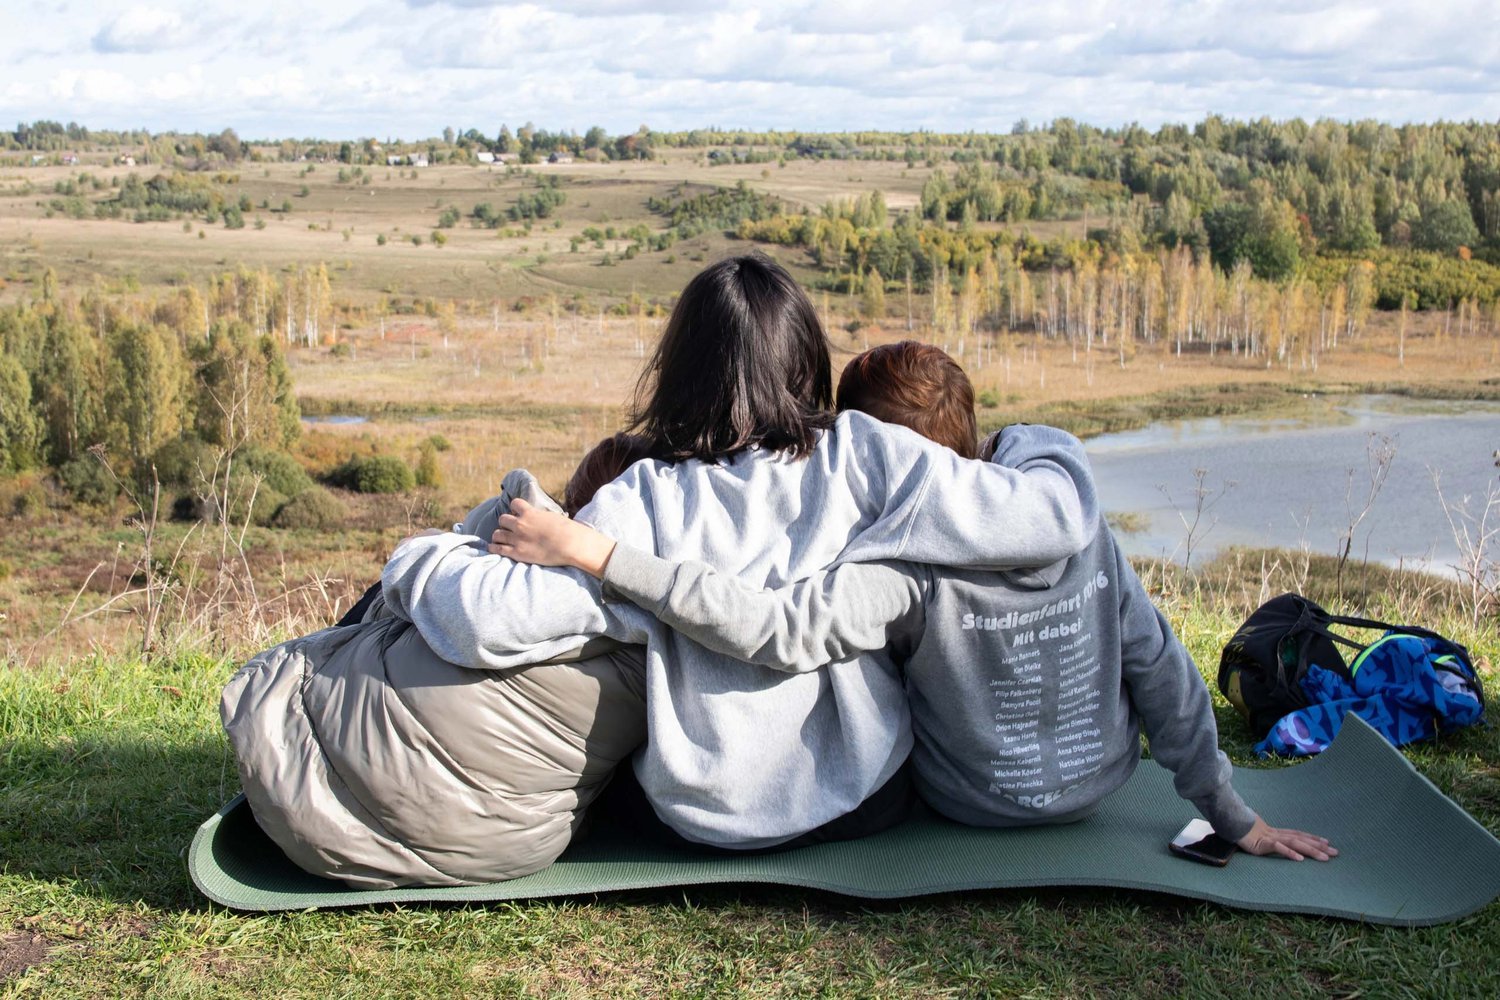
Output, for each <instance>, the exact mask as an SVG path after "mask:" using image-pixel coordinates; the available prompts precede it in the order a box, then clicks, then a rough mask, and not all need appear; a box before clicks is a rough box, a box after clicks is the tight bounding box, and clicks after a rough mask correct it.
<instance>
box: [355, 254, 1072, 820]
mask: <svg viewBox="0 0 1500 1000" xmlns="http://www.w3.org/2000/svg"><path fill="white" fill-rule="evenodd" d="M828 354H829V352H828V344H827V338H826V336H825V335H824V332H823V329H822V326H821V324H820V323H819V322H818V318H817V314H816V311H815V310H814V309H813V308H812V304H811V303H810V302H809V301H808V300H807V296H806V295H805V294H804V293H803V292H802V290H801V289H800V288H799V287H798V286H797V284H796V282H795V281H794V280H793V279H792V278H791V276H790V275H789V274H787V273H786V271H785V270H784V269H783V268H781V267H780V266H779V265H777V264H775V263H774V262H772V261H771V260H769V259H768V258H766V257H764V256H763V255H760V254H749V255H744V256H738V257H730V258H727V259H725V260H721V261H718V262H717V263H715V264H713V265H711V266H709V267H708V268H706V269H704V271H703V272H701V273H700V274H698V275H697V276H696V277H695V278H693V280H692V281H691V282H689V284H688V285H687V287H686V288H685V289H684V290H683V293H682V296H681V297H680V299H679V300H678V302H677V304H676V306H675V307H674V309H673V311H672V315H671V318H670V319H669V320H668V322H667V327H666V331H665V333H664V334H663V336H662V339H661V343H660V344H659V346H658V347H657V350H656V352H655V354H654V355H653V357H652V359H651V361H650V363H649V364H648V366H647V368H646V370H645V372H644V374H643V376H642V380H641V383H640V386H639V391H638V394H637V405H636V407H635V409H634V413H633V421H632V429H634V430H636V431H638V432H639V433H641V434H642V435H644V436H645V437H646V438H647V439H648V440H649V442H650V451H651V455H652V460H650V461H644V462H638V463H636V464H635V465H633V466H631V467H630V469H629V470H628V471H627V472H626V473H625V475H623V476H621V477H620V478H619V479H616V480H615V481H614V482H612V483H609V484H608V485H606V486H605V487H603V488H602V489H601V490H600V491H599V492H598V494H597V495H596V496H595V497H594V500H593V502H592V503H590V504H589V505H588V506H586V507H585V508H584V509H583V510H581V511H580V512H579V515H578V519H579V520H580V521H581V522H584V523H588V524H591V525H593V526H595V527H597V528H599V529H600V530H601V531H604V532H606V533H607V534H610V535H612V536H614V537H617V538H625V539H629V540H630V541H631V543H632V545H633V546H636V547H638V549H639V551H641V552H643V553H647V554H650V555H652V556H658V557H662V558H666V559H669V560H674V561H677V560H685V559H687V560H703V561H705V562H707V563H710V564H712V565H714V566H716V567H717V568H718V569H719V570H721V571H723V572H725V573H728V574H731V575H733V576H735V577H737V578H740V579H742V580H744V581H747V582H749V583H753V584H754V585H755V586H757V587H764V586H771V587H777V586H783V585H785V584H788V583H791V582H792V581H794V580H797V579H800V578H803V577H806V576H808V575H809V574H811V573H815V572H817V571H819V570H822V569H825V568H827V567H829V566H831V565H833V564H835V563H838V562H844V561H850V560H874V559H894V558H903V559H909V560H915V561H919V562H930V563H936V564H943V565H957V566H972V567H984V568H998V567H1008V566H1023V565H1044V564H1047V563H1051V562H1054V561H1056V560H1058V559H1061V558H1064V557H1066V556H1069V555H1071V554H1073V553H1075V552H1077V551H1079V550H1080V549H1082V548H1083V547H1084V545H1085V544H1087V542H1088V541H1089V539H1090V537H1091V536H1092V533H1093V531H1094V528H1095V526H1096V523H1097V517H1096V513H1097V512H1096V509H1095V501H1094V495H1093V485H1092V481H1091V479H1090V477H1089V472H1088V466H1087V462H1086V460H1085V458H1084V456H1083V450H1082V446H1081V445H1080V444H1079V443H1078V441H1077V440H1076V439H1075V438H1073V437H1072V436H1071V435H1068V434H1066V433H1064V432H1062V431H1058V430H1055V429H1052V428H1040V427H1026V428H1018V429H1015V430H1014V432H1007V434H1006V435H1005V436H1004V437H1003V439H1002V441H1001V442H1000V447H999V448H998V450H997V461H995V462H979V461H972V460H967V459H962V458H960V457H959V456H958V455H956V454H954V453H953V452H952V451H950V450H948V449H946V448H942V447H940V446H938V445H936V444H934V443H933V442H931V441H928V440H926V439H925V438H922V437H921V436H920V435H918V434H915V433H913V432H912V431H910V430H907V429H906V428H901V427H893V426H891V425H888V424H884V423H881V422H880V421H878V420H875V419H873V418H871V417H869V416H867V415H865V414H863V413H858V412H849V413H845V414H842V415H839V416H838V417H837V419H835V417H834V415H833V414H832V413H830V412H829V406H830V403H831V397H832V376H831V363H830V360H829V356H828ZM520 506H521V507H522V508H524V503H523V504H522V505H520ZM972 524H987V525H1004V526H1005V528H1004V529H1003V530H993V531H987V532H983V533H975V532H972V531H970V530H968V529H967V526H968V525H972ZM489 544H490V539H489V538H486V537H474V536H466V535H461V534H453V533H448V534H442V535H431V536H425V537H417V538H413V539H410V540H408V541H406V542H405V543H403V544H402V545H401V546H400V547H398V548H397V549H396V551H395V553H394V554H393V555H392V557H391V560H390V561H389V562H388V563H387V565H386V568H385V571H384V574H383V577H382V578H383V581H384V594H385V599H386V602H387V605H388V607H389V608H390V609H391V610H392V612H393V613H394V614H397V615H399V616H401V617H403V618H406V619H408V620H410V621H412V622H413V623H415V625H416V627H417V629H418V630H419V631H420V633H421V635H422V637H423V638H424V639H425V640H426V641H427V642H428V643H430V644H431V646H432V648H433V649H434V651H436V652H437V653H438V655H440V656H442V657H443V658H444V659H446V660H448V661H450V662H452V663H456V664H460V665H463V666H468V667H474V668H481V669H490V670H503V669H507V668H511V667H516V666H522V665H524V664H526V663H530V662H533V661H535V660H536V659H537V658H539V657H548V656H551V655H553V654H554V653H557V652H560V651H563V650H566V649H569V648H572V647H574V646H576V645H577V643H578V642H579V641H580V640H581V639H585V638H589V637H595V636H609V637H613V638H617V639H622V640H633V639H634V638H635V637H636V636H640V635H644V636H645V643H646V691H647V704H646V711H647V726H648V731H649V739H648V741H647V743H646V745H645V747H643V748H642V750H641V751H640V752H638V753H637V754H636V756H635V758H634V774H635V777H636V778H637V779H638V780H639V783H640V786H641V788H642V790H643V792H644V794H645V797H646V799H647V800H648V801H649V803H650V806H651V808H652V810H653V811H654V813H655V815H657V816H658V817H659V818H660V819H661V820H662V821H663V822H664V823H665V824H666V825H667V826H668V827H669V828H670V829H671V830H673V831H675V833H676V834H677V835H679V836H681V837H683V838H685V839H686V840H689V841H692V842H695V843H699V844H707V845H712V846H716V847H724V848H733V849H755V848H765V847H772V846H779V845H785V844H788V843H796V842H799V838H805V837H812V838H818V837H845V836H851V835H857V834H860V833H865V832H869V831H871V830H873V829H878V828H879V827H881V826H883V825H888V824H889V823H892V822H895V821H897V820H899V818H900V817H901V815H902V807H903V803H904V797H903V795H902V794H901V787H902V782H903V777H902V775H901V774H900V773H899V772H900V769H901V767H902V764H903V763H904V761H905V760H906V757H907V754H908V752H909V750H910V748H911V719H910V715H909V712H908V709H907V703H906V698H905V694H904V692H903V691H902V685H901V679H900V676H899V672H898V670H897V667H896V653H895V652H894V651H889V650H884V649H879V648H869V649H867V650H866V651H863V652H860V653H857V654H854V655H850V656H847V657H841V658H838V659H837V661H836V662H832V663H830V664H829V666H828V667H827V668H826V669H824V670H819V671H813V672H808V673H803V674H795V675H777V674H772V673H770V672H768V671H764V670H761V669H759V668H757V667H754V666H752V665H749V664H745V663H742V662H740V661H739V660H736V659H734V658H733V657H729V656H725V655H722V654H718V653H714V652H711V651H709V650H706V649H704V648H703V647H702V646H700V645H698V644H696V643H694V642H692V641H691V640H689V639H687V638H686V637H684V636H682V635H680V634H679V633H677V632H674V631H673V630H672V629H670V628H668V627H667V626H665V625H663V624H662V623H661V622H659V621H658V620H657V619H656V618H654V617H653V616H651V615H649V614H646V613H645V612H643V611H641V610H640V609H639V608H638V607H636V606H635V605H633V604H630V603H628V602H624V601H619V600H616V599H615V598H614V591H613V589H612V586H613V585H614V584H616V583H619V584H627V583H628V582H629V577H630V575H631V573H632V572H633V564H632V560H631V559H630V558H629V557H628V556H626V557H624V558H621V557H620V555H618V554H617V556H616V557H615V558H614V559H612V560H611V561H610V566H609V571H608V573H607V574H606V575H605V579H604V581H603V583H602V584H601V581H600V580H598V579H596V578H594V577H593V576H590V575H588V574H585V573H581V572H579V571H577V570H570V569H558V568H550V567H542V566H530V565H526V564H522V563H517V562H514V561H513V560H511V559H508V558H505V557H503V556H500V555H496V554H494V553H492V552H490V551H489V550H488V546H489ZM621 551H622V553H623V552H624V550H623V549H622V550H621ZM850 817H853V819H852V820H851V819H850Z"/></svg>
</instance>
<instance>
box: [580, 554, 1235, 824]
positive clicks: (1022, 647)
mask: <svg viewBox="0 0 1500 1000" xmlns="http://www.w3.org/2000/svg"><path fill="white" fill-rule="evenodd" d="M605 580H606V582H607V583H608V584H609V585H610V586H612V587H613V588H615V589H616V590H618V591H619V592H620V593H622V594H624V595H625V596H627V597H629V598H630V599H631V600H633V601H636V602H638V603H639V604H640V605H641V606H642V607H643V608H645V609H646V610H648V611H650V612H652V613H653V614H654V615H656V616H657V617H658V618H660V619H661V620H662V621H663V622H666V623H667V624H669V625H671V626H673V627H674V628H677V629H679V630H680V631H681V632H683V634H685V635H688V636H690V637H692V638H693V639H694V640H696V641H698V642H701V643H703V644H704V645H706V646H708V647H710V648H712V649H715V650H718V651H720V652H723V653H726V654H728V655H732V656H737V657H741V658H744V659H746V660H748V661H753V662H757V663H759V664H761V665H763V666H769V667H774V668H775V669H778V670H787V671H793V672H796V671H802V670H809V669H815V668H817V667H818V666H819V665H820V664H821V663H822V662H825V661H827V660H838V659H840V658H842V657H846V656H849V655H851V654H853V653H857V652H858V651H860V650H862V649H867V648H872V647H874V646H881V645H885V644H886V643H890V644H892V648H895V649H905V650H909V651H910V652H909V658H908V659H907V660H906V689H907V692H908V694H909V697H910V705H911V715H912V727H913V730H914V735H915V746H914V748H913V750H912V762H913V770H914V773H915V777H916V783H917V788H918V790H919V791H920V792H921V794H922V797H923V798H924V799H925V800H926V801H927V802H928V803H929V804H930V805H931V806H933V808H935V809H937V810H938V811H939V812H941V813H943V814H944V815H946V816H948V817H950V818H952V819H955V820H958V821H960V822H963V823H969V824H974V825H983V826H1013V825H1021V824H1030V823H1044V822H1066V821H1068V820H1071V819H1076V818H1079V817H1080V816H1083V815H1085V814H1087V813H1088V812H1090V811H1092V810H1093V809H1094V807H1095V806H1097V804H1098V802H1099V800H1100V799H1102V798H1103V797H1104V796H1106V795H1108V794H1109V793H1110V792H1112V791H1114V790H1115V789H1117V788H1119V787H1120V786H1121V785H1123V784H1124V783H1125V781H1126V779H1128V778H1129V777H1130V775H1131V773H1132V772H1133V771H1134V770H1135V767H1136V764H1137V763H1138V762H1139V760H1140V756H1141V746H1140V724H1139V723H1140V721H1144V723H1145V728H1146V731H1147V733H1148V735H1149V736H1150V739H1151V752H1152V755H1153V757H1155V758H1156V759H1157V760H1158V761H1160V762H1161V763H1162V764H1163V765H1165V766H1166V767H1167V768H1168V769H1170V770H1171V771H1172V772H1173V773H1174V775H1175V786H1176V788H1177V791H1178V794H1180V795H1181V796H1182V797H1183V798H1185V799H1188V800H1189V801H1191V802H1192V803H1193V804H1194V805H1195V806H1196V807H1197V808H1198V810H1199V811H1200V812H1201V813H1202V814H1203V816H1204V817H1205V818H1207V819H1208V820H1209V822H1211V823H1212V824H1213V826H1214V829H1215V830H1216V831H1218V832H1219V834H1220V835H1221V836H1224V837H1226V838H1228V839H1230V840H1238V839H1239V838H1240V837H1242V836H1244V835H1245V834H1246V833H1248V832H1249V830H1250V827H1251V825H1252V824H1253V823H1254V821H1255V813H1254V812H1253V811H1252V810H1251V809H1250V808H1249V807H1248V806H1246V805H1245V803H1244V801H1243V800H1241V799H1240V797H1239V795H1238V794H1237V793H1236V792H1235V791H1234V789H1233V787H1231V785H1230V775H1231V769H1230V765H1229V760H1228V758H1226V757H1225V756H1224V754H1223V753H1222V752H1221V751H1220V750H1219V747H1218V731H1217V728H1216V726H1215V723H1214V715H1213V705H1212V700H1211V698H1210V695H1209V693H1208V687H1207V685H1206V684H1205V683H1204V682H1203V678H1202V676H1201V675H1200V674H1199V672H1198V668H1197V667H1196V666H1195V665H1194V663H1193V661H1192V658H1191V657H1190V656H1189V654H1188V652H1187V650H1186V649H1185V648H1184V647H1183V645H1182V643H1181V642H1179V641H1178V640H1177V638H1176V637H1175V636H1174V635H1173V633H1172V630H1171V627H1170V626H1169V625H1168V624H1167V622H1166V620H1165V619H1164V618H1163V617H1162V615H1161V613H1160V612H1159V611H1157V610H1156V608H1155V607H1154V606H1153V605H1152V603H1151V600H1150V598H1149V596H1148V595H1147V594H1146V591H1145V588H1144V587H1143V586H1142V585H1141V582H1140V579H1139V578H1138V577H1137V576H1136V574H1135V571H1134V570H1132V569H1131V567H1130V564H1129V563H1128V562H1127V561H1126V560H1125V558H1124V557H1123V556H1122V555H1121V554H1120V551H1119V548H1118V546H1117V545H1116V544H1115V540H1114V537H1113V535H1112V534H1111V533H1110V532H1109V530H1108V529H1103V530H1101V531H1100V532H1099V533H1098V534H1097V535H1096V536H1095V538H1094V540H1093V541H1092V542H1091V543H1090V544H1089V546H1088V547H1087V548H1086V549H1084V551H1083V552H1082V553H1080V554H1079V555H1077V556H1074V557H1073V558H1071V559H1068V560H1063V561H1060V562H1058V563H1055V564H1053V565H1051V566H1048V567H1046V568H1043V569H1038V570H1030V571H1015V572H1008V573H988V572H975V571H963V570H949V569H943V568H935V567H925V566H915V565H911V564H908V563H879V564H869V565H858V564H847V565H843V566H840V567H838V568H837V569H834V570H833V571H831V572H827V573H820V574H815V575H814V576H813V577H812V578H809V579H806V580H800V581H797V582H795V583H793V584H792V585H790V586H787V587H783V588H779V589H776V590H755V589H753V588H750V587H747V586H745V585H744V584H743V583H742V582H741V581H738V580H735V579H733V578H731V577H727V576H725V575H723V574H720V573H717V572H715V571H714V570H713V569H712V568H710V567H708V566H706V565H704V564H702V563H682V564H674V563H670V562H667V561H665V560H661V559H658V558H655V557H653V556H650V555H647V554H644V553H641V552H638V551H637V550H635V549H633V548H631V547H629V546H626V545H623V544H622V545H620V546H618V547H617V548H616V550H615V554H614V555H613V556H612V557H611V559H610V562H609V566H608V568H607V571H606V573H605ZM1138 720H1139V721H1138Z"/></svg>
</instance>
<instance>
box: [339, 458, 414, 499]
mask: <svg viewBox="0 0 1500 1000" xmlns="http://www.w3.org/2000/svg"><path fill="white" fill-rule="evenodd" d="M331 478H332V479H333V481H334V483H335V484H336V485H339V486H343V487H345V488H347V489H351V490H356V491H358V492H360V493H400V492H401V491H403V490H409V489H411V488H412V487H413V486H415V485H416V480H415V477H413V476H412V472H411V466H409V465H407V464H406V463H405V462H403V461H401V459H399V458H397V457H396V456H394V455H356V456H355V457H353V458H351V459H349V461H347V462H345V463H344V464H343V465H341V466H339V468H337V469H335V470H334V473H333V476H332V477H331Z"/></svg>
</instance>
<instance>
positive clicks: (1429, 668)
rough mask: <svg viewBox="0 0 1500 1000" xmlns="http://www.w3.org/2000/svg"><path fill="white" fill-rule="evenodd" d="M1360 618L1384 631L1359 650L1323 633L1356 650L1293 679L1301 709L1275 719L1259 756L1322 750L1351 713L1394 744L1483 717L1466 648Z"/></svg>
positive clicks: (1479, 691)
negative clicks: (1346, 661) (1303, 703)
mask: <svg viewBox="0 0 1500 1000" xmlns="http://www.w3.org/2000/svg"><path fill="white" fill-rule="evenodd" d="M1343 621H1345V622H1351V623H1352V621H1351V620H1350V619H1343ZM1357 621H1358V624H1360V625H1367V626H1368V627H1383V628H1385V629H1386V632H1385V634H1384V635H1382V636H1381V637H1380V638H1379V639H1376V640H1375V641H1374V642H1372V643H1370V644H1369V645H1368V646H1363V647H1360V646H1359V645H1358V644H1357V643H1354V642H1352V641H1351V640H1348V639H1345V638H1344V637H1342V636H1339V635H1336V634H1334V633H1331V632H1327V631H1324V635H1326V636H1328V637H1329V638H1331V639H1333V640H1335V641H1337V642H1341V643H1344V644H1346V645H1348V646H1352V647H1354V648H1356V649H1358V650H1359V652H1358V653H1357V654H1356V655H1355V657H1354V659H1353V660H1351V661H1350V662H1349V664H1348V666H1347V667H1346V666H1345V665H1344V663H1343V662H1342V658H1341V657H1340V658H1338V661H1337V662H1332V663H1327V664H1324V663H1309V664H1308V665H1307V668H1306V669H1305V670H1304V671H1302V673H1301V676H1299V677H1298V678H1297V686H1298V688H1299V689H1300V691H1301V693H1302V695H1303V696H1304V697H1305V698H1306V699H1307V704H1306V706H1305V707H1303V708H1299V709H1297V710H1295V711H1292V712H1289V713H1288V714H1286V715H1284V716H1282V717H1281V718H1280V719H1279V720H1277V721H1276V722H1275V723H1274V724H1273V725H1272V726H1271V729H1270V732H1268V733H1267V734H1266V737H1265V739H1263V740H1261V741H1260V742H1259V743H1257V744H1256V745H1255V752H1256V753H1258V754H1260V755H1261V756H1263V757H1264V756H1269V755H1270V754H1282V755H1285V756H1292V757H1298V756H1309V755H1311V754H1316V753H1320V752H1321V751H1323V750H1324V749H1326V748H1327V747H1328V745H1329V744H1330V743H1332V742H1333V738H1334V737H1335V736H1337V735H1338V732H1339V727H1340V726H1341V725H1343V721H1344V717H1345V715H1347V714H1348V713H1350V712H1353V713H1354V714H1355V715H1358V716H1359V717H1360V718H1361V719H1363V720H1364V721H1365V722H1368V723H1369V724H1370V725H1371V726H1373V727H1374V728H1375V729H1376V730H1377V731H1378V732H1379V733H1380V734H1381V735H1382V736H1384V737H1385V738H1386V739H1387V740H1389V741H1390V742H1391V744H1392V745H1393V746H1404V745H1406V744H1408V743H1413V742H1416V741H1418V740H1427V739H1432V738H1433V737H1435V736H1436V735H1437V734H1438V733H1444V732H1449V731H1451V730H1454V729H1458V728H1460V727H1463V726H1471V725H1474V724H1475V723H1478V722H1482V721H1483V720H1484V687H1483V685H1482V684H1481V683H1480V680H1479V676H1478V674H1476V673H1475V671H1474V664H1473V660H1472V659H1471V658H1470V656H1469V651H1468V650H1467V649H1465V648H1464V647H1463V646H1461V645H1459V644H1458V643H1456V642H1453V641H1452V640H1450V639H1445V638H1444V637H1442V636H1440V635H1438V634H1437V633H1436V632H1431V631H1429V630H1427V629H1422V628H1417V627H1416V626H1401V627H1392V626H1385V625H1382V623H1379V622H1365V621H1364V620H1357Z"/></svg>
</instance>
